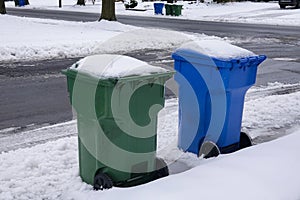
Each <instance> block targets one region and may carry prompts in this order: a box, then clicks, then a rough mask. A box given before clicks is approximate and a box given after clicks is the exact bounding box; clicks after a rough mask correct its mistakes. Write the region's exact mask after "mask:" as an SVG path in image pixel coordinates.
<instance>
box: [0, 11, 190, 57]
mask: <svg viewBox="0 0 300 200" xmlns="http://www.w3.org/2000/svg"><path fill="white" fill-rule="evenodd" d="M0 24H2V25H3V26H4V27H6V28H5V29H3V30H2V32H1V39H2V40H1V41H2V42H1V44H0V60H2V61H10V60H34V59H50V58H55V57H58V58H65V57H81V56H82V57H83V56H87V55H93V54H99V53H116V52H118V53H121V52H127V51H134V50H140V49H144V48H147V49H166V48H174V47H177V46H179V45H180V44H182V43H184V42H187V41H190V36H188V35H186V34H181V33H178V32H175V31H166V30H158V29H144V28H137V27H133V26H128V25H123V24H121V23H118V22H108V21H103V20H101V21H100V22H87V23H83V22H67V21H59V20H50V19H33V18H21V17H14V16H9V15H4V16H3V15H1V16H0ZM12 36H14V37H12Z"/></svg>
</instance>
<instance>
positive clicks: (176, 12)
mask: <svg viewBox="0 0 300 200" xmlns="http://www.w3.org/2000/svg"><path fill="white" fill-rule="evenodd" d="M182 7H183V5H176V4H174V5H172V14H173V15H174V16H180V15H181V10H182Z"/></svg>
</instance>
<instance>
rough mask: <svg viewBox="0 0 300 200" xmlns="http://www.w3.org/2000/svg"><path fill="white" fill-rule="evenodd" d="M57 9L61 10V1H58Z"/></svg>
mask: <svg viewBox="0 0 300 200" xmlns="http://www.w3.org/2000/svg"><path fill="white" fill-rule="evenodd" d="M58 7H59V8H61V7H62V5H61V0H58Z"/></svg>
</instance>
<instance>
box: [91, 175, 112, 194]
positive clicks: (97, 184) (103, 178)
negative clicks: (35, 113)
mask: <svg viewBox="0 0 300 200" xmlns="http://www.w3.org/2000/svg"><path fill="white" fill-rule="evenodd" d="M112 186H113V181H112V180H111V178H110V177H109V176H108V175H107V174H105V173H102V172H98V173H97V174H96V176H95V177H94V190H103V189H110V188H112Z"/></svg>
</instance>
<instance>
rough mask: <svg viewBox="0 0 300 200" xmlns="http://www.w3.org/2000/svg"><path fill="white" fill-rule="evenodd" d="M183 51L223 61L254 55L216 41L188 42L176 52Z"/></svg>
mask: <svg viewBox="0 0 300 200" xmlns="http://www.w3.org/2000/svg"><path fill="white" fill-rule="evenodd" d="M184 51H188V52H192V53H193V54H196V55H197V54H203V55H207V56H209V57H213V58H218V59H225V60H226V59H233V58H244V57H249V56H255V54H254V53H253V52H251V51H248V50H246V49H243V48H241V47H238V46H235V45H232V44H229V43H227V42H225V41H222V40H217V39H215V40H212V39H207V40H199V41H193V42H188V43H186V44H184V45H182V46H181V47H180V48H178V49H177V50H176V52H179V54H180V52H182V53H184ZM188 54H190V53H188Z"/></svg>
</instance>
